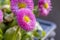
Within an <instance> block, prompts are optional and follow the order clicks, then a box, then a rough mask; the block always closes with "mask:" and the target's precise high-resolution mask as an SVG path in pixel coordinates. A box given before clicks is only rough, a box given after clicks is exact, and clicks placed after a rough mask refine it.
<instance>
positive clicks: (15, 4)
mask: <svg viewBox="0 0 60 40" xmlns="http://www.w3.org/2000/svg"><path fill="white" fill-rule="evenodd" d="M21 8H29V9H31V10H33V9H34V3H33V0H11V10H12V12H13V13H16V12H17V11H18V9H21Z"/></svg>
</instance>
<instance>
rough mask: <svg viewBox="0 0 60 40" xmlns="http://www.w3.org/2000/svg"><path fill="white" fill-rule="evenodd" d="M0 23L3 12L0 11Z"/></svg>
mask: <svg viewBox="0 0 60 40" xmlns="http://www.w3.org/2000/svg"><path fill="white" fill-rule="evenodd" d="M0 22H3V12H2V11H1V10H0Z"/></svg>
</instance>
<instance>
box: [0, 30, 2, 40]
mask: <svg viewBox="0 0 60 40" xmlns="http://www.w3.org/2000/svg"><path fill="white" fill-rule="evenodd" d="M2 39H3V32H2V30H1V29H0V40H2Z"/></svg>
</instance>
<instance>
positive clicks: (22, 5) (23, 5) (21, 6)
mask: <svg viewBox="0 0 60 40" xmlns="http://www.w3.org/2000/svg"><path fill="white" fill-rule="evenodd" d="M18 7H19V9H20V8H25V7H26V4H25V3H18Z"/></svg>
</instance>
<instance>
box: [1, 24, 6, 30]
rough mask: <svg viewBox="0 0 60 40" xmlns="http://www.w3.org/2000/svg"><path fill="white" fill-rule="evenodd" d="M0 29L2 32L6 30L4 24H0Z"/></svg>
mask: <svg viewBox="0 0 60 40" xmlns="http://www.w3.org/2000/svg"><path fill="white" fill-rule="evenodd" d="M0 29H1V30H2V31H4V30H5V29H6V26H5V24H4V23H1V24H0Z"/></svg>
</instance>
